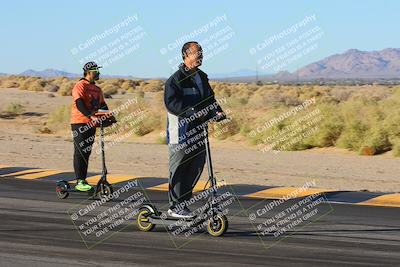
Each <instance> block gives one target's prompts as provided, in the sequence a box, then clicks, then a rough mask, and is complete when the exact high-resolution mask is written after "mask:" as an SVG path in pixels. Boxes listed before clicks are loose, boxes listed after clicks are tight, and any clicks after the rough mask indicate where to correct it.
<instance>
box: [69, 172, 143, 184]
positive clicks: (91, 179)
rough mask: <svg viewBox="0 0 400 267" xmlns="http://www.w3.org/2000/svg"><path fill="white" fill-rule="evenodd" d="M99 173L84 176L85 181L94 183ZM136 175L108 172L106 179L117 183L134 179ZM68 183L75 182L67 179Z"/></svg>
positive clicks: (111, 182) (98, 178)
mask: <svg viewBox="0 0 400 267" xmlns="http://www.w3.org/2000/svg"><path fill="white" fill-rule="evenodd" d="M100 178H101V174H99V175H94V176H90V177H87V178H86V182H88V184H90V185H96V184H97V182H98V181H99V180H100ZM136 178H137V177H136V176H134V175H126V174H108V175H107V181H108V182H109V183H110V184H117V183H122V182H125V181H129V180H134V179H136ZM69 183H70V184H76V180H73V181H69Z"/></svg>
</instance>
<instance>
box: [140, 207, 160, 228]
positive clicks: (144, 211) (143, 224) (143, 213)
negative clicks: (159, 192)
mask: <svg viewBox="0 0 400 267" xmlns="http://www.w3.org/2000/svg"><path fill="white" fill-rule="evenodd" d="M152 213H153V212H152V211H151V210H150V209H149V208H146V207H143V208H140V209H139V214H138V216H137V221H136V222H137V226H138V228H139V230H140V231H143V232H150V231H151V230H153V229H154V227H155V226H156V225H155V224H153V223H151V222H150V220H149V216H150V215H151V214H152Z"/></svg>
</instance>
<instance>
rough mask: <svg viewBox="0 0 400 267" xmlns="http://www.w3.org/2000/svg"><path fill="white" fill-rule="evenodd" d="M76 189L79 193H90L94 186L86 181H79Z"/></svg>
mask: <svg viewBox="0 0 400 267" xmlns="http://www.w3.org/2000/svg"><path fill="white" fill-rule="evenodd" d="M75 189H76V190H78V191H83V192H85V191H89V190H91V189H92V186H91V185H90V184H88V183H87V182H86V180H78V182H77V183H76V186H75Z"/></svg>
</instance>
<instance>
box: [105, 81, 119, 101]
mask: <svg viewBox="0 0 400 267" xmlns="http://www.w3.org/2000/svg"><path fill="white" fill-rule="evenodd" d="M102 90H103V93H104V97H106V98H107V97H109V96H110V95H115V94H116V93H118V87H117V86H116V85H115V84H109V83H107V84H105V85H104V86H102Z"/></svg>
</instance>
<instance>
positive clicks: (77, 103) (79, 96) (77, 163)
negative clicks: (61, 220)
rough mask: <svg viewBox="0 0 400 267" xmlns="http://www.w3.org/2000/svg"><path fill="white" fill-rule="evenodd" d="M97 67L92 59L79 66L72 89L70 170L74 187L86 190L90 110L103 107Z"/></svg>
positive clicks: (91, 135)
mask: <svg viewBox="0 0 400 267" xmlns="http://www.w3.org/2000/svg"><path fill="white" fill-rule="evenodd" d="M99 68H101V67H100V66H97V64H96V63H95V62H88V63H86V64H85V65H84V66H83V78H81V79H80V80H79V81H78V82H77V83H76V84H75V86H74V88H73V89H72V98H73V103H72V109H71V129H72V136H73V139H74V171H75V177H76V180H77V185H76V186H75V189H76V190H79V191H88V190H90V189H92V186H91V185H89V184H88V183H87V182H86V176H87V169H88V164H89V157H90V154H91V152H92V145H93V142H94V138H95V134H96V120H97V117H96V116H94V114H95V113H96V112H97V110H99V109H107V110H108V107H107V104H106V103H105V101H104V95H103V91H102V90H101V89H100V87H98V86H97V85H96V83H95V81H96V80H98V79H99V75H100V72H99Z"/></svg>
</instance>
